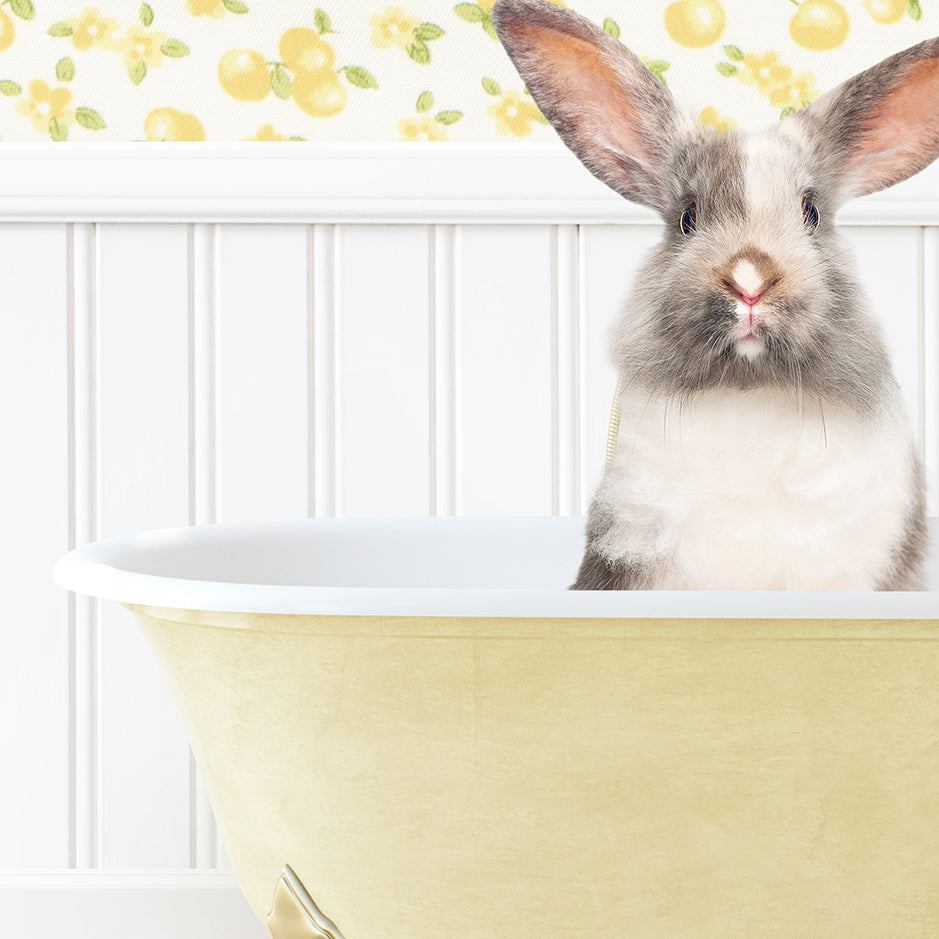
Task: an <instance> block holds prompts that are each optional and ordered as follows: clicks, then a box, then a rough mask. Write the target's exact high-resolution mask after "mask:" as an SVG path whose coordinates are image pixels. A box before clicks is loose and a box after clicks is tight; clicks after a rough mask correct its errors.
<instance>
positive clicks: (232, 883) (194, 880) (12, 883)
mask: <svg viewBox="0 0 939 939" xmlns="http://www.w3.org/2000/svg"><path fill="white" fill-rule="evenodd" d="M63 888H65V889H69V890H240V889H241V888H240V887H239V885H238V879H237V878H236V877H235V872H234V871H231V870H33V871H30V870H11V871H0V895H2V892H3V891H6V890H61V889H63Z"/></svg>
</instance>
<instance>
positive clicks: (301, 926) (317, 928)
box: [267, 865, 342, 939]
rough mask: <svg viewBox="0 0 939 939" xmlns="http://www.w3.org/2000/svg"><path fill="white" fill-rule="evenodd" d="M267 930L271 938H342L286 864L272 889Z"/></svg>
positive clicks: (334, 925)
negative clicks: (272, 900) (271, 903)
mask: <svg viewBox="0 0 939 939" xmlns="http://www.w3.org/2000/svg"><path fill="white" fill-rule="evenodd" d="M267 928H268V929H269V930H270V931H271V935H272V936H273V937H274V939H342V933H341V932H339V929H338V927H337V926H336V924H335V923H334V922H333V921H332V920H331V919H329V917H327V916H326V915H325V914H324V913H323V912H322V911H321V910H320V909H319V907H317V905H316V904H315V903H314V902H313V898H312V897H311V896H310V895H309V893H307V891H306V887H304V886H303V884H302V883H301V882H300V878H299V877H297V875H296V874H295V873H294V872H293V870H292V869H291V868H290V866H289V865H285V867H284V869H283V870H282V871H281V873H280V877H279V878H278V880H277V886H276V887H275V888H274V903H273V905H272V906H271V912H270V913H268V914H267Z"/></svg>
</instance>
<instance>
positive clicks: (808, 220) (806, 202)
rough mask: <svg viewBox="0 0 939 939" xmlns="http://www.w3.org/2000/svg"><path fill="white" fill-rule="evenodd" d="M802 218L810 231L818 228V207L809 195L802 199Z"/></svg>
mask: <svg viewBox="0 0 939 939" xmlns="http://www.w3.org/2000/svg"><path fill="white" fill-rule="evenodd" d="M802 220H803V221H804V222H805V227H806V228H808V230H809V232H813V231H815V229H816V228H818V208H817V207H816V205H815V203H814V202H813V201H812V200H811V199H810V198H809V197H808V196H804V197H803V199H802Z"/></svg>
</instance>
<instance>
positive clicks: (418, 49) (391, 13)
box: [368, 7, 444, 65]
mask: <svg viewBox="0 0 939 939" xmlns="http://www.w3.org/2000/svg"><path fill="white" fill-rule="evenodd" d="M368 22H369V25H370V26H371V27H372V45H373V46H374V47H375V48H376V49H390V48H392V47H393V46H397V47H398V48H399V49H403V50H404V51H405V52H406V53H407V54H408V57H409V58H411V59H413V60H414V61H415V62H417V63H419V64H420V65H428V64H429V63H430V58H431V56H430V47H429V46H428V45H427V43H429V42H432V41H433V40H435V39H439V38H440V37H441V36H443V35H444V31H443V30H442V29H441V28H440V27H439V26H437V25H436V24H435V23H422V22H421V21H420V20H419V19H418V18H417V17H416V16H408V15H407V14H406V13H405V12H404V10H402V9H401V7H388V8H387V9H386V10H385V12H384V13H376V14H375V15H374V16H370V17H369V20H368Z"/></svg>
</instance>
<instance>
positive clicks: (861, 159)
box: [848, 58, 939, 195]
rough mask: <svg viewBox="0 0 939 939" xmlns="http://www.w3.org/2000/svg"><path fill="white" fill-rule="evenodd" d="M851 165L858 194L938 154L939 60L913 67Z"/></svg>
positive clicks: (911, 170)
mask: <svg viewBox="0 0 939 939" xmlns="http://www.w3.org/2000/svg"><path fill="white" fill-rule="evenodd" d="M867 126H868V128H869V129H868V131H867V133H866V134H865V135H864V137H863V139H862V141H861V142H860V143H859V145H858V151H857V153H856V154H855V156H854V158H853V159H852V160H851V161H850V163H849V165H848V173H849V176H850V178H851V180H852V184H853V185H852V188H853V190H854V193H853V194H854V195H866V194H867V193H870V192H875V191H876V190H878V189H883V188H884V187H886V186H889V185H891V184H893V183H897V182H900V181H901V180H904V179H906V178H907V177H908V176H912V175H913V174H914V173H917V172H919V170H921V169H923V168H924V167H926V166H928V165H929V164H930V163H931V162H932V161H933V160H934V159H935V158H936V156H937V155H939V59H935V58H929V59H923V60H921V61H919V62H917V63H915V64H914V65H912V66H910V67H909V74H908V77H907V79H906V81H904V83H903V84H902V85H901V86H900V87H899V88H897V90H896V91H894V92H893V93H892V94H891V95H890V96H889V97H888V98H887V99H886V101H885V102H884V105H883V107H881V108H880V110H879V111H877V112H876V113H875V114H874V115H873V116H872V117H871V118H870V119H869V120H868V121H867Z"/></svg>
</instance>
